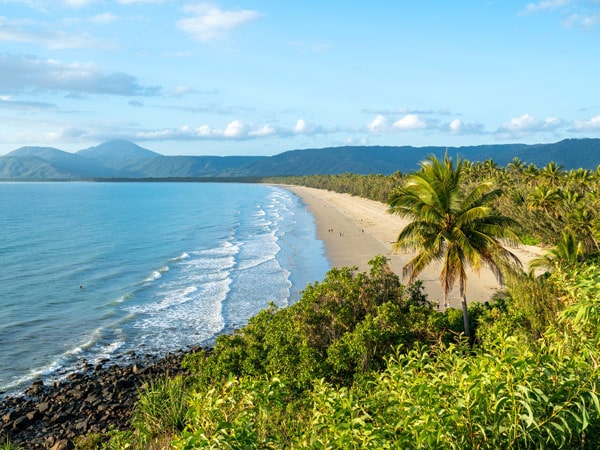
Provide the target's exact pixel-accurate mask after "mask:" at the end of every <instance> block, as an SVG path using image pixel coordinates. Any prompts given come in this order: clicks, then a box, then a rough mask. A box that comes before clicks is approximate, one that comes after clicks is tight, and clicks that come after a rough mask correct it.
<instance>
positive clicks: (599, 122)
mask: <svg viewBox="0 0 600 450" xmlns="http://www.w3.org/2000/svg"><path fill="white" fill-rule="evenodd" d="M572 131H600V116H596V117H592V118H591V119H589V120H575V121H574V122H573V128H572Z"/></svg>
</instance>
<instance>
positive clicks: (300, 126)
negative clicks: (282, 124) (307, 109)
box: [294, 119, 308, 133]
mask: <svg viewBox="0 0 600 450" xmlns="http://www.w3.org/2000/svg"><path fill="white" fill-rule="evenodd" d="M307 131H308V125H307V124H306V121H305V120H304V119H298V121H297V122H296V125H294V133H306V132H307Z"/></svg>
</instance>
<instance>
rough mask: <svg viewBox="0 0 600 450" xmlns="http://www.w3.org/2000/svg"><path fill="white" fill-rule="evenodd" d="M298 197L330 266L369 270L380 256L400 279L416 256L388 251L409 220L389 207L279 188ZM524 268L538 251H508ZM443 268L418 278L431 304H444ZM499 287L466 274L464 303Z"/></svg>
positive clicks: (488, 277)
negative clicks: (384, 258) (304, 205)
mask: <svg viewBox="0 0 600 450" xmlns="http://www.w3.org/2000/svg"><path fill="white" fill-rule="evenodd" d="M283 187H285V188H286V189H288V190H290V191H292V192H294V193H295V194H296V195H298V196H299V197H300V198H301V199H302V200H303V202H304V203H305V204H306V207H307V209H308V210H309V212H311V214H312V215H313V216H314V218H315V222H316V225H317V235H318V238H319V239H321V240H322V241H323V242H324V244H325V250H326V254H327V258H328V259H329V261H330V264H331V265H332V266H333V267H343V266H357V267H358V269H359V270H360V271H366V270H368V269H369V265H368V261H369V260H371V259H372V258H373V257H374V256H377V255H384V256H385V257H387V258H388V259H389V260H390V267H391V268H392V270H393V271H394V272H395V273H397V274H398V275H399V276H400V277H401V279H402V280H403V282H404V283H406V281H407V280H406V279H403V278H402V268H403V267H404V265H405V264H406V263H407V262H408V261H409V260H410V258H411V257H412V256H413V255H414V254H413V253H398V252H393V251H392V245H393V243H394V242H395V240H396V238H397V236H398V233H399V232H400V231H401V230H402V228H404V227H405V226H406V225H407V224H408V223H409V221H408V220H406V219H402V218H400V217H398V216H394V215H391V214H389V213H388V212H387V205H385V204H383V203H379V202H376V201H372V200H368V199H364V198H360V197H354V196H351V195H349V194H339V193H336V192H331V191H326V190H321V189H313V188H307V187H303V186H283ZM511 251H512V252H513V253H514V254H516V255H517V256H518V257H519V259H520V260H521V262H522V263H523V266H524V267H527V264H528V263H529V261H530V260H531V259H532V258H535V257H537V256H539V255H540V254H541V253H542V250H541V249H540V248H539V247H534V246H526V245H522V246H519V247H518V248H511ZM440 272H441V268H440V266H439V265H436V264H432V265H430V266H429V267H428V268H427V269H425V270H424V271H423V272H422V273H421V275H420V276H419V279H420V280H422V281H423V285H424V287H425V292H426V293H427V294H428V295H429V299H430V300H431V301H433V302H435V301H437V300H439V301H440V304H442V303H443V298H444V297H443V294H442V289H441V287H440V282H439V274H440ZM500 289H502V286H501V285H500V284H499V283H498V281H497V280H496V278H495V276H494V275H493V274H492V272H491V271H490V270H488V269H487V268H483V269H482V270H480V271H479V273H473V272H472V271H470V270H469V271H468V272H467V301H468V302H469V303H470V302H473V301H486V300H489V299H490V298H492V296H493V295H494V294H495V293H496V292H497V291H498V290H500ZM449 300H450V306H451V307H453V308H460V297H459V291H458V284H457V285H456V286H455V288H454V289H453V290H452V292H451V293H450V296H449Z"/></svg>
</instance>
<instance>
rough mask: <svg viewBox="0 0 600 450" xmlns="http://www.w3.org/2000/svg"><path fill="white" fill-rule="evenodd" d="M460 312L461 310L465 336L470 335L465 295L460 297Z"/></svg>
mask: <svg viewBox="0 0 600 450" xmlns="http://www.w3.org/2000/svg"><path fill="white" fill-rule="evenodd" d="M461 304H462V312H463V322H464V324H465V336H468V337H469V338H470V337H471V327H470V326H469V310H468V309H467V295H466V294H465V295H463V297H462V301H461Z"/></svg>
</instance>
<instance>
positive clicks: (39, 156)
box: [0, 139, 600, 180]
mask: <svg viewBox="0 0 600 450" xmlns="http://www.w3.org/2000/svg"><path fill="white" fill-rule="evenodd" d="M446 151H447V152H448V154H449V155H450V156H453V157H454V156H456V155H458V156H460V157H461V158H463V159H468V160H470V161H473V162H478V161H486V160H489V159H491V160H493V161H494V162H495V163H496V164H498V165H500V166H505V165H506V164H508V163H509V162H510V161H511V160H512V159H513V158H514V157H517V158H519V159H520V160H522V161H523V162H525V163H526V164H529V163H533V164H535V165H536V166H538V167H542V166H545V165H546V164H548V163H549V162H550V161H554V162H555V163H556V164H558V165H560V166H563V168H564V169H567V170H568V169H577V168H580V167H582V168H585V169H596V168H597V167H598V165H600V139H567V140H563V141H560V142H556V143H552V144H536V145H525V144H502V145H479V146H469V147H411V146H400V147H392V146H347V147H329V148H314V149H304V150H291V151H286V152H283V153H280V154H278V155H275V156H163V155H161V154H159V153H156V152H153V151H151V150H148V149H145V148H142V147H140V146H138V145H136V144H134V143H133V142H129V141H125V140H113V141H108V142H105V143H103V144H100V145H98V146H96V147H91V148H87V149H83V150H80V151H79V152H76V153H69V152H65V151H62V150H59V149H56V148H51V147H22V148H19V149H17V150H14V151H12V152H10V153H9V154H7V155H5V156H0V179H26V180H27V179H73V180H74V179H89V178H115V177H119V178H189V177H266V176H286V175H314V174H325V175H329V174H340V173H356V174H383V175H389V174H392V173H394V172H396V171H400V172H411V171H413V170H415V169H417V168H418V163H419V161H422V160H423V159H425V158H427V157H428V156H431V155H435V156H438V157H441V156H443V155H444V153H445V152H446Z"/></svg>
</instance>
